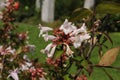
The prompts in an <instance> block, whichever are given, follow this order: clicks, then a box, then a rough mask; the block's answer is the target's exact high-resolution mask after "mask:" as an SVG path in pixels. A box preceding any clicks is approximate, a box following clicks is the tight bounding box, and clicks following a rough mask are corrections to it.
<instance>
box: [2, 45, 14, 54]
mask: <svg viewBox="0 0 120 80" xmlns="http://www.w3.org/2000/svg"><path fill="white" fill-rule="evenodd" d="M10 53H12V54H14V53H15V49H12V48H11V46H9V47H8V48H5V47H3V46H0V54H1V55H6V54H10Z"/></svg>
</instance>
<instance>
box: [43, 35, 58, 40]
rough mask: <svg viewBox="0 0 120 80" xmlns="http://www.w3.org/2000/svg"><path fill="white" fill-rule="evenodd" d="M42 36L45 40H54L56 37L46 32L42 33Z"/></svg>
mask: <svg viewBox="0 0 120 80" xmlns="http://www.w3.org/2000/svg"><path fill="white" fill-rule="evenodd" d="M42 37H43V38H44V40H45V41H48V40H54V39H55V38H56V37H55V36H53V35H48V34H43V35H42Z"/></svg>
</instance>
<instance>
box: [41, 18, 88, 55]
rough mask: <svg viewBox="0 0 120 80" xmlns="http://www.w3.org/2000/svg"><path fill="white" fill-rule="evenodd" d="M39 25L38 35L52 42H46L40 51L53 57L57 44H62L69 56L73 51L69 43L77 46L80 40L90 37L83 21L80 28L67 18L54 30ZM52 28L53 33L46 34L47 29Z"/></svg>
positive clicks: (79, 44)
mask: <svg viewBox="0 0 120 80" xmlns="http://www.w3.org/2000/svg"><path fill="white" fill-rule="evenodd" d="M39 27H40V33H39V36H41V35H42V37H43V38H44V40H45V41H48V40H51V41H52V43H50V44H48V45H47V47H46V48H45V49H42V50H41V52H43V53H46V54H47V56H48V57H53V55H54V53H55V50H56V47H57V46H58V45H63V46H64V47H63V50H64V51H65V54H67V55H68V56H69V57H71V56H72V54H73V53H74V52H73V51H72V50H71V48H70V45H73V46H74V47H75V48H78V47H80V46H81V44H82V42H84V41H85V40H88V39H89V38H90V34H89V33H88V32H87V29H86V25H85V23H83V25H82V26H81V27H80V28H77V27H76V26H75V25H74V24H72V23H71V22H68V20H67V19H66V20H65V22H64V23H63V24H62V25H61V26H60V28H58V29H55V30H53V29H52V28H50V27H44V26H41V25H39ZM52 30H53V35H48V31H52Z"/></svg>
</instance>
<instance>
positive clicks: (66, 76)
mask: <svg viewBox="0 0 120 80" xmlns="http://www.w3.org/2000/svg"><path fill="white" fill-rule="evenodd" d="M63 78H64V80H71V79H70V78H69V74H67V75H65V76H64V77H63Z"/></svg>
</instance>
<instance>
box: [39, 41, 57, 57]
mask: <svg viewBox="0 0 120 80" xmlns="http://www.w3.org/2000/svg"><path fill="white" fill-rule="evenodd" d="M56 46H57V45H54V44H53V43H50V44H48V45H47V47H46V48H45V49H42V50H41V52H42V53H46V54H47V56H48V57H52V56H53V55H54V52H55V49H56Z"/></svg>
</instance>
